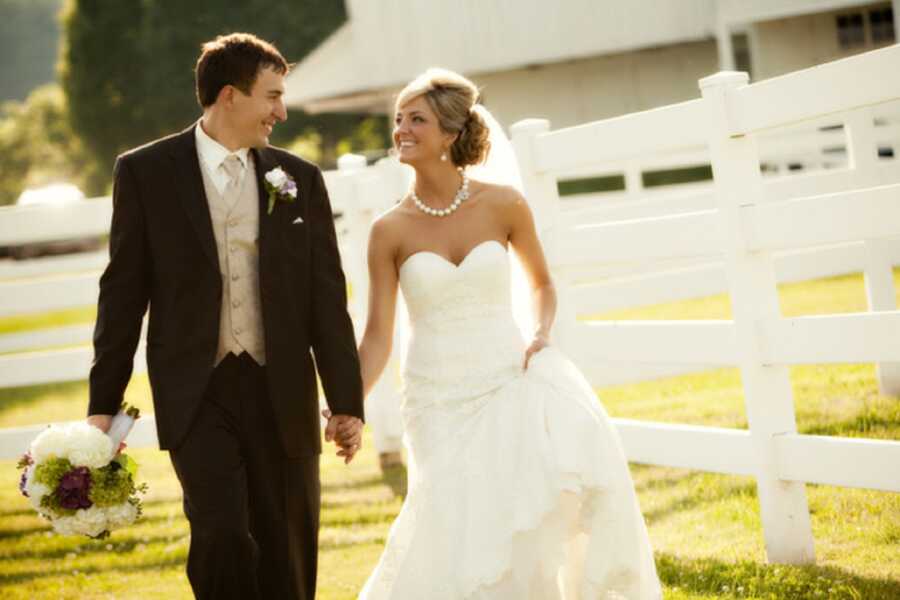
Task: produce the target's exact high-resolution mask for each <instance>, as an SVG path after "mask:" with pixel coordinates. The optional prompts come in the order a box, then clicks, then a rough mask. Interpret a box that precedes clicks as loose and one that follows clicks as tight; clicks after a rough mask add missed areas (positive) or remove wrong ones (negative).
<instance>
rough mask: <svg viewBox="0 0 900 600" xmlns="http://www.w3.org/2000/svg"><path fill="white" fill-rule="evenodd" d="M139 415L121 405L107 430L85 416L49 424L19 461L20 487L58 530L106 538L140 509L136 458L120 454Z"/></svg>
mask: <svg viewBox="0 0 900 600" xmlns="http://www.w3.org/2000/svg"><path fill="white" fill-rule="evenodd" d="M139 416H140V414H139V411H138V409H137V408H134V407H129V406H128V405H123V407H122V410H121V411H120V412H119V414H117V415H116V416H115V417H113V420H112V425H111V427H110V429H109V433H103V432H102V431H100V430H99V429H98V428H96V427H94V426H92V425H89V424H87V423H85V422H76V423H66V424H64V425H51V426H50V427H48V428H47V429H45V430H44V431H42V432H41V433H40V434H39V435H38V436H37V437H36V438H35V439H34V440H33V441H32V442H31V448H30V450H29V451H28V453H26V454H25V455H24V456H23V457H22V459H21V460H20V461H19V468H20V469H23V472H22V477H21V479H20V480H19V490H20V491H21V492H22V494H23V495H24V496H26V497H27V498H28V500H29V501H30V502H31V505H32V506H33V507H34V509H35V510H36V511H37V512H38V513H39V514H40V515H41V516H43V517H44V518H46V519H47V520H49V521H50V523H51V524H52V525H53V529H54V530H55V531H56V532H57V533H60V534H62V535H87V536H89V537H92V538H98V539H99V538H104V537H107V536H108V535H109V532H110V531H112V530H113V529H117V528H119V527H123V526H125V525H130V524H131V523H133V522H134V521H135V519H137V518H138V517H139V516H140V514H141V501H140V499H139V498H138V495H137V494H138V493H139V492H140V493H145V492H146V491H147V486H146V484H141V485H136V484H135V480H134V478H135V474H136V472H137V463H135V462H134V460H132V459H131V458H130V457H129V456H128V455H127V454H122V453H121V449H122V448H124V443H123V441H124V439H125V436H127V435H128V432H129V431H131V427H132V426H133V425H134V421H135V420H136V419H137V418H138V417H139Z"/></svg>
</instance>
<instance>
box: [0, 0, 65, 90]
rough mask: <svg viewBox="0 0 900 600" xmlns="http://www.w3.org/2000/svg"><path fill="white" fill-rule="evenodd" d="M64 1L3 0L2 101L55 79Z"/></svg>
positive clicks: (0, 45) (0, 13) (0, 5)
mask: <svg viewBox="0 0 900 600" xmlns="http://www.w3.org/2000/svg"><path fill="white" fill-rule="evenodd" d="M62 3H63V1H62V0H0V56H2V57H3V60H2V61H0V101H4V100H15V101H18V102H21V101H23V100H24V99H25V98H26V97H27V96H28V94H29V93H30V92H31V90H33V89H34V88H36V87H37V86H39V85H42V84H45V83H50V82H52V81H53V80H54V79H55V67H56V57H57V53H58V45H59V37H60V31H59V23H58V21H57V13H59V8H60V6H62Z"/></svg>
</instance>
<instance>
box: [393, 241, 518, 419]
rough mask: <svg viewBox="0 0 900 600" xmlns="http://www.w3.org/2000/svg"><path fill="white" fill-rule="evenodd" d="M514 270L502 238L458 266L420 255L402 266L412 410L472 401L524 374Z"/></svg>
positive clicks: (406, 363)
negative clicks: (513, 289)
mask: <svg viewBox="0 0 900 600" xmlns="http://www.w3.org/2000/svg"><path fill="white" fill-rule="evenodd" d="M510 286H511V282H510V265H509V257H508V255H507V252H506V248H505V247H504V246H503V245H502V244H501V243H500V242H497V241H496V240H488V241H485V242H482V243H480V244H478V245H477V246H475V247H474V248H473V249H472V250H471V251H470V252H469V254H468V255H466V257H465V258H464V259H463V261H462V262H461V263H460V264H459V265H454V264H453V263H451V262H449V261H448V260H447V259H445V258H443V257H441V256H439V255H438V254H435V253H433V252H417V253H415V254H413V255H411V256H410V257H409V258H407V259H406V261H405V262H404V263H403V264H402V265H401V266H400V287H401V290H402V292H403V296H404V298H405V300H406V305H407V308H408V310H409V318H410V332H411V335H410V340H409V345H408V348H407V353H406V356H405V360H404V369H403V373H404V383H405V387H406V390H405V392H406V393H405V396H406V400H407V403H408V404H410V406H409V408H413V407H414V406H416V407H422V406H424V405H430V404H432V403H434V402H438V403H440V402H445V401H451V400H454V399H457V398H460V397H469V398H471V397H473V396H476V395H477V394H479V393H483V392H487V391H490V390H491V389H494V388H496V387H498V386H499V385H502V384H503V383H505V382H506V381H508V380H509V379H510V378H512V377H515V376H516V375H517V374H519V373H520V372H521V370H522V367H521V365H522V361H523V359H524V352H525V343H524V341H523V339H522V336H521V333H520V332H519V329H518V328H517V327H516V323H515V319H514V318H513V312H512V302H511V298H510V289H511V288H510Z"/></svg>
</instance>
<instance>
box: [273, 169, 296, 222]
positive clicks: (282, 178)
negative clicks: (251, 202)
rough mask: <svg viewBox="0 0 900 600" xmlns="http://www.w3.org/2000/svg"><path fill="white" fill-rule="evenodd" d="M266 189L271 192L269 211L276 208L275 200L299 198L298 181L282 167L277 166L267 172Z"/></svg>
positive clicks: (289, 200)
mask: <svg viewBox="0 0 900 600" xmlns="http://www.w3.org/2000/svg"><path fill="white" fill-rule="evenodd" d="M266 191H267V192H269V212H268V214H270V215H271V214H272V209H273V208H275V201H276V200H278V201H280V202H293V201H294V200H296V199H297V182H296V181H294V178H293V177H291V176H290V175H288V174H287V173H285V172H284V169H282V168H281V167H275V168H274V169H272V170H271V171H269V172H268V173H266Z"/></svg>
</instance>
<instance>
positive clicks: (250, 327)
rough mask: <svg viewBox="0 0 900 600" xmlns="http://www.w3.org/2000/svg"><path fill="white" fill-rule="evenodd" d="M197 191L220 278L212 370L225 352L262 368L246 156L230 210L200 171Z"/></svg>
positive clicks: (252, 186)
mask: <svg viewBox="0 0 900 600" xmlns="http://www.w3.org/2000/svg"><path fill="white" fill-rule="evenodd" d="M200 171H201V173H202V174H203V187H204V188H205V189H206V197H207V199H208V200H209V214H210V216H211V217H212V226H213V234H214V235H215V237H216V249H217V250H218V254H219V271H220V272H221V273H222V310H221V315H220V317H219V347H218V349H217V350H216V360H215V364H216V365H218V364H219V363H220V362H221V361H222V359H223V358H225V356H226V355H227V354H228V353H229V352H231V353H233V354H234V355H235V356H238V355H240V354H241V352H247V353H248V354H249V355H250V356H251V357H252V358H253V360H255V361H256V363H257V364H259V365H264V364H266V348H265V338H264V335H263V324H262V306H261V301H260V296H259V193H258V187H257V183H256V169H255V166H254V164H253V159H252V155H248V164H247V168H246V169H245V170H244V175H243V178H242V181H241V184H240V185H241V189H240V193H239V194H238V198H237V200H236V201H235V203H234V205H233V206H227V203H226V201H225V198H224V197H223V196H222V194H220V193H219V192H218V190H216V186H215V185H213V183H212V181H210V179H209V176H208V175H207V174H206V171H205V170H204V169H200Z"/></svg>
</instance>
